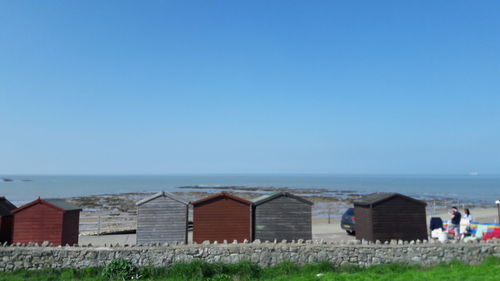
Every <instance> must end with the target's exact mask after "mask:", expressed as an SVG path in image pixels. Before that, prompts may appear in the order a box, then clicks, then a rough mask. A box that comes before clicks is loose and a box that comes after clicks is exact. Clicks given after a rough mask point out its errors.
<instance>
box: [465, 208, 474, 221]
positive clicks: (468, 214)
mask: <svg viewBox="0 0 500 281" xmlns="http://www.w3.org/2000/svg"><path fill="white" fill-rule="evenodd" d="M464 218H466V219H468V220H469V222H471V221H473V220H474V218H473V217H472V215H471V214H470V210H469V209H465V210H464Z"/></svg>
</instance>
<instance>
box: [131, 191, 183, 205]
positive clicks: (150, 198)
mask: <svg viewBox="0 0 500 281" xmlns="http://www.w3.org/2000/svg"><path fill="white" fill-rule="evenodd" d="M162 196H164V197H168V198H170V199H173V200H175V201H178V202H180V203H182V204H184V205H188V204H189V201H186V200H184V199H183V198H181V197H179V196H176V195H174V194H172V193H170V192H165V191H161V192H158V193H156V194H154V195H152V196H150V197H147V198H144V199H142V200H140V201H138V202H137V203H135V204H136V205H137V206H139V205H142V204H144V203H147V202H149V201H151V200H153V199H156V198H158V197H162Z"/></svg>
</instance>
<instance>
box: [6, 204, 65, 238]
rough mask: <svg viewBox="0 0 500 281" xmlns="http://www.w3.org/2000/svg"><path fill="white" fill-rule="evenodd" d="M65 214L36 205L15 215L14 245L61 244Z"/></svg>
mask: <svg viewBox="0 0 500 281" xmlns="http://www.w3.org/2000/svg"><path fill="white" fill-rule="evenodd" d="M62 213H63V212H62V211H60V210H57V209H55V208H52V207H48V206H46V205H43V204H36V205H33V206H31V207H29V208H26V209H24V210H21V211H19V212H18V213H15V214H14V231H13V237H12V243H18V242H20V243H28V242H36V243H43V242H44V241H49V242H50V243H53V244H55V245H60V244H61V242H62V241H61V237H62V224H63V214H62Z"/></svg>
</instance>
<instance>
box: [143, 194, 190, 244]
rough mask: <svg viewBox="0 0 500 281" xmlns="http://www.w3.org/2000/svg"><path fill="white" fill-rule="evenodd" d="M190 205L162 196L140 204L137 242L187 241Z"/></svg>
mask: <svg viewBox="0 0 500 281" xmlns="http://www.w3.org/2000/svg"><path fill="white" fill-rule="evenodd" d="M187 219H188V206H187V205H185V204H183V203H181V202H179V201H176V200H173V199H171V198H169V197H165V196H160V197H158V198H155V199H153V200H151V201H149V202H146V203H144V204H142V205H139V206H138V209H137V243H138V244H152V243H165V242H169V243H170V242H174V241H175V242H184V243H187Z"/></svg>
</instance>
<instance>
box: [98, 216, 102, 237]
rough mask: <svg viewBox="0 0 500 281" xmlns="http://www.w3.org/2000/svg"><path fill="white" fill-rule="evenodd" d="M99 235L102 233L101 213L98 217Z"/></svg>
mask: <svg viewBox="0 0 500 281" xmlns="http://www.w3.org/2000/svg"><path fill="white" fill-rule="evenodd" d="M97 235H101V215H99V216H98V217H97Z"/></svg>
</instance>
